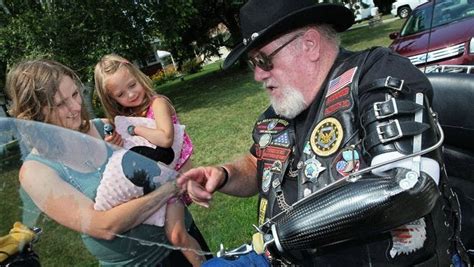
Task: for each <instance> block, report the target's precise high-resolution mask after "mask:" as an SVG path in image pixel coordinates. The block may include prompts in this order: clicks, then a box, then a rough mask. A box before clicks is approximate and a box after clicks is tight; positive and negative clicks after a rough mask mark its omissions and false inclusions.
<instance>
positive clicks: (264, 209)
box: [258, 198, 268, 225]
mask: <svg viewBox="0 0 474 267" xmlns="http://www.w3.org/2000/svg"><path fill="white" fill-rule="evenodd" d="M267 204H268V200H266V199H265V198H261V199H260V208H259V210H258V224H259V225H262V224H263V223H264V222H265V213H266V212H267Z"/></svg>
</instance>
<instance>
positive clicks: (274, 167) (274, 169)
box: [270, 160, 283, 173]
mask: <svg viewBox="0 0 474 267" xmlns="http://www.w3.org/2000/svg"><path fill="white" fill-rule="evenodd" d="M282 168H283V164H282V163H281V161H279V160H275V162H273V164H272V166H271V167H270V171H271V172H276V173H281V169H282Z"/></svg>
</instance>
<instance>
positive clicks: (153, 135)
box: [94, 55, 205, 266]
mask: <svg viewBox="0 0 474 267" xmlns="http://www.w3.org/2000/svg"><path fill="white" fill-rule="evenodd" d="M94 78H95V87H96V90H97V93H98V95H99V98H100V100H101V102H102V105H103V107H104V110H105V112H106V115H107V117H108V119H109V120H110V121H111V122H113V121H114V118H115V117H116V116H137V117H147V118H151V119H153V120H154V121H155V123H156V127H155V128H154V129H153V128H149V127H145V126H139V125H129V126H128V128H127V131H128V133H129V134H130V135H132V136H141V137H143V138H145V139H146V140H148V141H149V142H150V143H152V144H154V145H156V147H157V148H156V149H155V150H150V148H149V147H145V146H141V147H139V148H138V149H137V148H134V149H136V151H137V152H138V153H140V154H142V155H146V156H147V157H150V158H153V159H155V160H160V157H161V156H160V155H164V158H165V159H166V160H160V161H164V162H165V163H167V164H168V163H169V162H171V161H172V159H173V156H176V157H179V158H178V160H177V163H176V166H175V169H176V170H180V169H183V170H185V169H188V168H189V167H190V166H188V165H190V160H189V158H190V156H191V154H192V143H191V140H190V138H189V136H188V135H187V134H186V133H184V136H183V144H182V149H181V153H178V155H173V151H172V150H171V146H172V144H173V139H174V133H175V131H174V126H173V125H174V124H179V120H178V117H177V115H176V111H175V109H174V108H173V106H172V105H171V102H170V100H169V99H168V98H166V97H164V96H161V95H157V94H156V93H155V92H154V91H153V89H152V84H151V80H150V79H149V78H148V77H147V76H146V75H145V74H144V73H143V72H141V71H140V70H139V69H138V68H137V67H136V66H135V65H133V64H131V63H130V62H129V61H128V60H126V59H125V58H122V57H120V56H118V55H106V56H104V57H103V58H102V59H101V60H100V62H99V63H97V65H96V66H95V70H94ZM132 150H133V149H132ZM170 157H171V160H170ZM166 161H167V162H166ZM165 230H166V234H167V237H168V240H169V241H170V242H171V243H172V244H173V245H175V246H178V247H184V248H191V249H196V250H200V246H199V244H198V243H197V242H196V240H195V239H194V238H193V237H191V236H190V235H188V233H187V231H186V229H185V225H184V204H183V203H182V201H176V199H174V200H170V201H168V205H167V207H166V220H165ZM183 254H184V255H185V256H186V258H187V259H188V261H189V262H190V263H191V264H192V265H193V266H200V264H201V262H202V261H204V260H205V258H204V257H203V256H201V255H197V254H195V253H194V252H193V251H192V250H184V251H183Z"/></svg>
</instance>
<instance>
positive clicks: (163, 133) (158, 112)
mask: <svg viewBox="0 0 474 267" xmlns="http://www.w3.org/2000/svg"><path fill="white" fill-rule="evenodd" d="M152 109H153V112H154V114H155V123H156V129H150V128H147V127H144V126H136V127H135V128H134V130H133V131H134V134H135V135H139V136H142V137H144V138H145V139H147V140H148V141H149V142H150V143H152V144H154V145H157V146H160V147H165V148H166V147H171V145H172V144H173V138H174V128H173V121H172V119H171V116H172V115H173V114H174V109H173V107H172V106H171V104H170V103H169V101H168V100H167V99H165V98H163V97H157V98H155V99H154V101H153V103H152Z"/></svg>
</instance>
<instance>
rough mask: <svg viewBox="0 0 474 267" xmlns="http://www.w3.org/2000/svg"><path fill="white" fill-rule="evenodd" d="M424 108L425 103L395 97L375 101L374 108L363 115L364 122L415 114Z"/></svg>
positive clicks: (364, 123) (365, 123)
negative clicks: (397, 115) (420, 103)
mask: <svg viewBox="0 0 474 267" xmlns="http://www.w3.org/2000/svg"><path fill="white" fill-rule="evenodd" d="M423 108H424V107H423V105H419V104H417V103H415V102H413V101H407V100H395V98H391V99H389V100H387V101H383V102H375V103H374V105H373V106H372V108H370V109H369V110H368V111H367V112H366V113H364V115H362V124H363V125H368V124H370V123H372V122H374V121H376V120H381V119H384V118H390V117H392V116H394V115H396V114H414V113H416V112H417V111H419V110H421V109H423Z"/></svg>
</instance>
